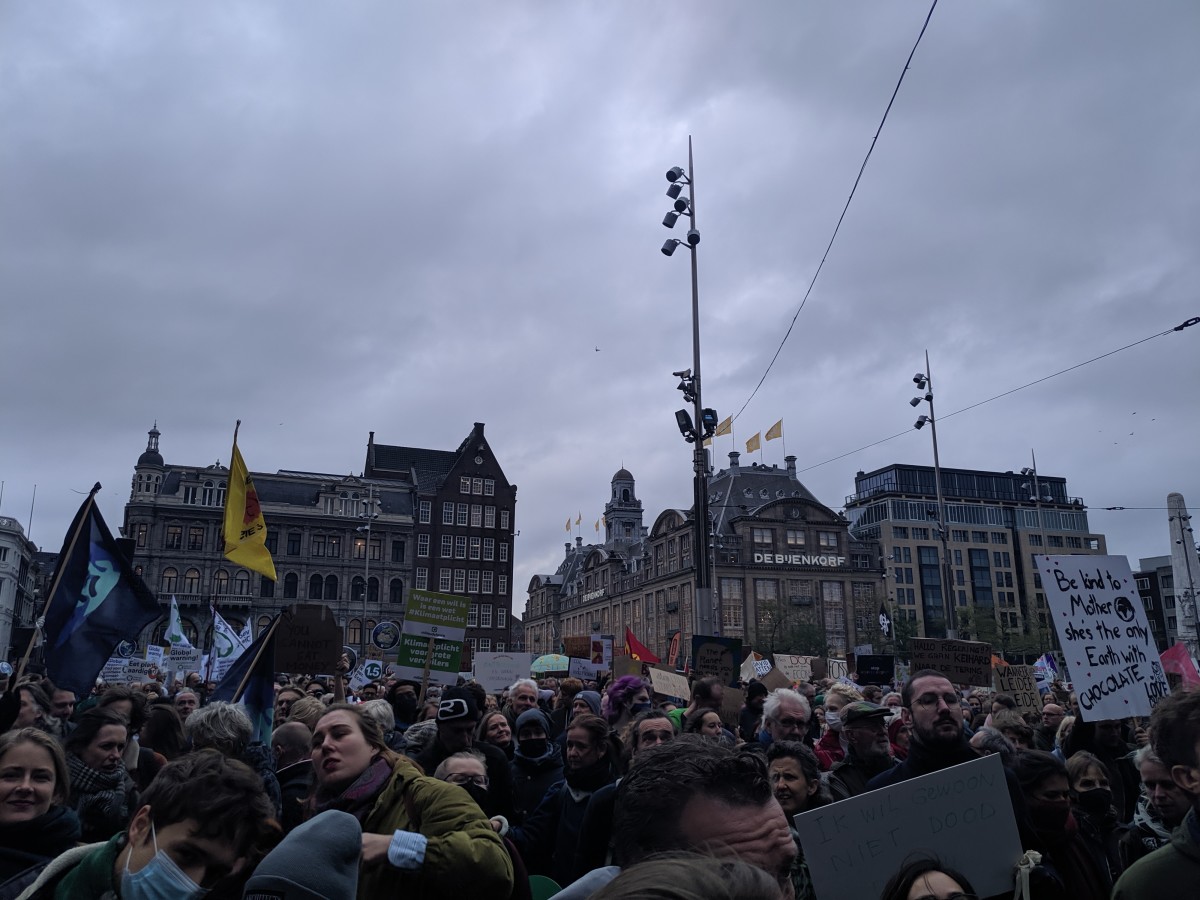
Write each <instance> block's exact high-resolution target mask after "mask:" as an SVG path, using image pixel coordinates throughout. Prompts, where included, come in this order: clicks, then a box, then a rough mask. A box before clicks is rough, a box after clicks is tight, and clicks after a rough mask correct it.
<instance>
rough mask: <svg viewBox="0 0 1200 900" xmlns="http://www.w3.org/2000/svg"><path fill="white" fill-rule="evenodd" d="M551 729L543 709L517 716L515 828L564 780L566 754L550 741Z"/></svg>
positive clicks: (528, 710) (535, 709) (513, 775)
mask: <svg viewBox="0 0 1200 900" xmlns="http://www.w3.org/2000/svg"><path fill="white" fill-rule="evenodd" d="M550 727H551V726H550V717H549V716H547V715H546V714H545V713H544V712H542V710H540V709H537V708H534V709H527V710H525V712H523V713H521V714H520V715H519V716H517V740H516V749H515V750H514V751H513V759H512V783H513V818H512V824H514V825H520V824H521V823H522V822H524V821H525V818H526V817H527V816H528V815H529V814H530V813H532V812H533V811H534V809H535V808H536V807H537V805H538V803H540V802H541V799H542V798H543V797H545V796H546V791H548V790H550V788H551V787H552V786H553V785H555V784H556V783H558V782H559V781H561V780H562V777H563V775H562V772H563V762H562V754H561V753H560V752H559V749H558V744H556V743H555V742H553V741H551V740H550Z"/></svg>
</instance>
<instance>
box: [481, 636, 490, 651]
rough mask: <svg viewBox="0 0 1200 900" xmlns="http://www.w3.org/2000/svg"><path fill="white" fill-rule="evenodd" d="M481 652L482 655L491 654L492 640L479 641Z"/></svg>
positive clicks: (483, 639)
mask: <svg viewBox="0 0 1200 900" xmlns="http://www.w3.org/2000/svg"><path fill="white" fill-rule="evenodd" d="M479 652H480V653H491V652H492V639H491V638H480V639H479Z"/></svg>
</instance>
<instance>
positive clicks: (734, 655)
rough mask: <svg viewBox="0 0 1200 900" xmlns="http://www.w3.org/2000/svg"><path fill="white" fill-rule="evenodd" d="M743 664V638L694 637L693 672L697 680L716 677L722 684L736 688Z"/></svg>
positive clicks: (698, 635)
mask: <svg viewBox="0 0 1200 900" xmlns="http://www.w3.org/2000/svg"><path fill="white" fill-rule="evenodd" d="M741 663H742V639H741V638H723V637H712V636H709V635H700V634H697V635H694V636H693V637H692V671H693V672H695V673H696V677H697V678H710V677H716V678H720V679H721V683H722V684H728V685H734V686H736V685H737V683H738V670H739V669H740V668H741Z"/></svg>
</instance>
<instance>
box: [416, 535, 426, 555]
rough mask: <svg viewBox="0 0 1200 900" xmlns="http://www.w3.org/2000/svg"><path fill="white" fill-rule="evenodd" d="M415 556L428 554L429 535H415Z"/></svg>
mask: <svg viewBox="0 0 1200 900" xmlns="http://www.w3.org/2000/svg"><path fill="white" fill-rule="evenodd" d="M417 556H429V535H427V534H418V535H417Z"/></svg>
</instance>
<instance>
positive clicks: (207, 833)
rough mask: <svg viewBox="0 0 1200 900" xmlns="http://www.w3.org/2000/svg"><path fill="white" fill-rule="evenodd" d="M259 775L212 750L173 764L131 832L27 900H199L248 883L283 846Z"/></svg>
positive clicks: (93, 848)
mask: <svg viewBox="0 0 1200 900" xmlns="http://www.w3.org/2000/svg"><path fill="white" fill-rule="evenodd" d="M278 839H279V829H278V826H277V825H276V823H275V821H274V811H273V810H272V808H271V805H270V803H269V801H268V800H267V797H266V794H265V793H264V792H263V788H262V782H261V781H260V780H259V778H258V776H257V775H256V774H255V773H254V772H252V771H251V770H250V768H249V767H248V766H246V765H245V764H243V763H240V762H236V761H234V760H229V759H226V758H224V757H223V756H221V754H219V753H217V752H215V751H212V750H203V751H198V752H196V753H189V754H188V755H187V756H183V757H181V758H179V759H177V760H175V761H173V762H171V763H168V764H167V765H166V766H165V767H164V768H163V770H162V771H161V772H159V774H158V776H157V777H156V778H155V779H154V781H153V782H152V783H151V784H150V786H149V787H148V788H147V789H146V790H145V792H144V793H143V795H142V798H141V805H140V806H139V807H138V809H137V811H136V812H135V813H134V815H133V817H132V818H131V819H130V820H129V824H128V827H127V828H126V829H125V830H124V831H122V832H121V833H120V834H118V835H116V836H115V837H113V838H111V839H110V840H108V841H106V842H103V843H96V844H88V845H85V846H82V847H76V848H73V849H71V850H68V851H67V852H65V853H63V854H61V855H60V856H58V857H56V858H55V859H54V860H52V861H51V862H50V864H49V865H48V866H46V868H45V869H43V870H42V873H41V875H39V876H38V879H37V881H35V882H34V883H33V884H32V885H30V886H29V887H28V888H27V889H26V890H25V892H24V893H22V894H21V895H20V900H199V898H201V897H203V896H204V895H205V894H207V893H208V892H209V891H210V890H212V889H213V888H214V887H217V886H219V887H220V890H221V893H222V895H223V896H230V895H233V896H236V895H237V894H238V893H240V887H241V885H240V882H242V881H244V879H245V878H246V877H247V876H248V875H249V873H250V871H252V870H253V868H254V864H255V863H257V862H258V860H259V859H261V857H262V854H263V853H265V852H266V850H268V849H270V847H271V846H272V845H273V844H274V843H275V842H277V841H278Z"/></svg>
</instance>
